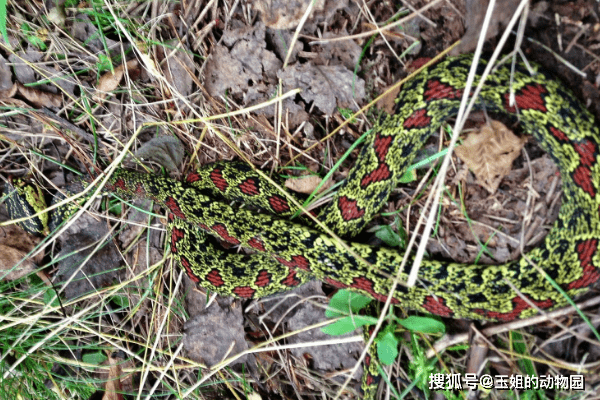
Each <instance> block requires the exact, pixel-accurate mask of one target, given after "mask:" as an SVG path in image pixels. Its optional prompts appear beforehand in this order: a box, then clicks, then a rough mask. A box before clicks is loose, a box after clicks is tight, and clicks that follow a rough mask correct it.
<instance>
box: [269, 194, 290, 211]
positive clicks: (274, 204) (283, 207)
mask: <svg viewBox="0 0 600 400" xmlns="http://www.w3.org/2000/svg"><path fill="white" fill-rule="evenodd" d="M268 201H269V204H270V205H271V208H272V209H273V211H275V212H276V213H277V214H281V213H284V212H288V211H290V206H289V204H288V202H287V200H286V199H285V198H284V197H281V196H279V195H277V194H274V195H273V196H270V197H269V198H268Z"/></svg>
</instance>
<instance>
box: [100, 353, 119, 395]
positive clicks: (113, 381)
mask: <svg viewBox="0 0 600 400" xmlns="http://www.w3.org/2000/svg"><path fill="white" fill-rule="evenodd" d="M107 363H108V364H109V365H110V368H109V370H108V379H107V380H106V386H105V388H104V389H105V392H104V395H103V396H102V400H123V395H122V394H121V392H122V391H123V388H122V386H121V379H120V378H121V376H122V375H123V373H122V370H121V365H120V360H118V359H114V358H112V357H110V358H109V359H108V360H107Z"/></svg>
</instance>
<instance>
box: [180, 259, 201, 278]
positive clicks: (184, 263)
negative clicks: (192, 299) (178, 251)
mask: <svg viewBox="0 0 600 400" xmlns="http://www.w3.org/2000/svg"><path fill="white" fill-rule="evenodd" d="M179 263H180V264H181V266H182V267H183V268H185V272H186V273H187V276H188V277H189V278H190V279H191V280H192V281H193V282H194V283H198V282H200V278H198V277H197V276H196V274H194V272H193V271H192V268H191V266H190V262H189V261H188V259H187V258H185V257H184V256H181V257H179Z"/></svg>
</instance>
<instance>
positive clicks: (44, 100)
mask: <svg viewBox="0 0 600 400" xmlns="http://www.w3.org/2000/svg"><path fill="white" fill-rule="evenodd" d="M17 88H18V90H19V94H20V95H21V96H23V97H25V98H26V99H27V101H29V102H30V103H31V104H33V105H34V106H36V107H39V108H41V107H60V105H61V104H62V96H61V95H60V94H56V93H50V92H44V91H41V90H39V89H34V88H30V87H26V86H23V84H21V83H17Z"/></svg>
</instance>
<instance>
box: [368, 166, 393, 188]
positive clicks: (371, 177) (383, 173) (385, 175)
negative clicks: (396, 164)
mask: <svg viewBox="0 0 600 400" xmlns="http://www.w3.org/2000/svg"><path fill="white" fill-rule="evenodd" d="M391 175H392V174H391V172H390V169H389V168H388V166H387V164H385V163H381V164H379V165H378V166H377V168H376V169H375V170H374V171H371V172H369V173H368V174H367V175H365V177H364V178H362V179H361V181H360V186H362V187H363V188H365V187H367V186H369V185H370V184H371V183H373V182H381V181H385V180H386V179H389V178H390V176H391Z"/></svg>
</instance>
